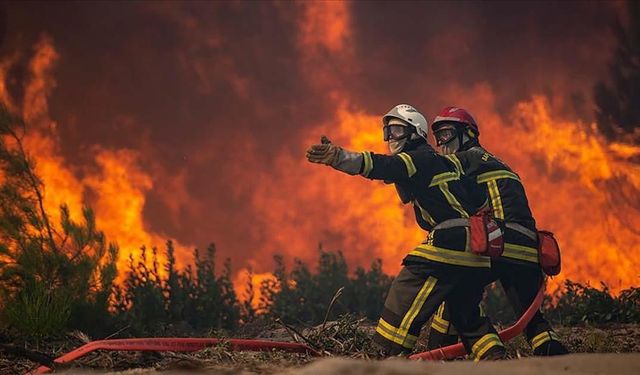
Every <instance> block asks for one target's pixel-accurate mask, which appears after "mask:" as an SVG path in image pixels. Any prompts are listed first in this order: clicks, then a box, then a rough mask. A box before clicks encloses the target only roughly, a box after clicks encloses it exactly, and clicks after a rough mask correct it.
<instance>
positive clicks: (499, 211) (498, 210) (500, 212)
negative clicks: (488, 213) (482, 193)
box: [487, 180, 504, 219]
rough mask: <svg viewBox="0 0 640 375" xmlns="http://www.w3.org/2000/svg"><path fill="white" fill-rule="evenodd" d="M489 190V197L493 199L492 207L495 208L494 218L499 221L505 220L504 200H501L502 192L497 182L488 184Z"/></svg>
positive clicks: (493, 181) (492, 181)
mask: <svg viewBox="0 0 640 375" xmlns="http://www.w3.org/2000/svg"><path fill="white" fill-rule="evenodd" d="M487 187H488V188H489V197H491V207H492V208H493V216H495V217H496V218H497V219H504V209H503V208H502V198H500V190H498V183H497V182H496V180H491V181H489V182H487Z"/></svg>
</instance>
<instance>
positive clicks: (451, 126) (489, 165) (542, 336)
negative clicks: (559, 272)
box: [428, 107, 567, 356]
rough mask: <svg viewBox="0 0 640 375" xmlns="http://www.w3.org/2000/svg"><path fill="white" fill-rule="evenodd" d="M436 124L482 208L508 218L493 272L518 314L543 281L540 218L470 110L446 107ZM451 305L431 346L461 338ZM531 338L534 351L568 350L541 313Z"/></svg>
mask: <svg viewBox="0 0 640 375" xmlns="http://www.w3.org/2000/svg"><path fill="white" fill-rule="evenodd" d="M431 128H432V130H433V132H434V135H435V139H436V143H437V145H438V146H440V147H441V150H442V153H443V154H446V155H450V156H452V157H453V156H455V158H456V159H457V160H458V161H459V164H458V166H459V168H461V173H463V174H464V175H465V176H466V177H467V179H466V181H469V182H470V185H467V186H468V188H467V190H468V191H469V192H470V193H471V196H472V198H473V199H474V201H475V204H476V206H478V208H479V207H480V206H483V205H485V204H487V205H488V207H489V208H490V210H491V213H492V216H493V217H494V218H495V219H496V220H500V221H503V222H504V223H505V224H504V225H505V228H504V251H503V253H502V256H501V257H499V258H496V259H494V260H493V267H492V270H493V274H494V276H495V277H496V278H497V279H499V280H500V282H501V284H502V286H503V288H504V289H505V291H506V294H507V297H508V298H509V301H510V303H511V305H512V306H513V308H514V311H515V312H516V314H517V315H518V316H520V315H522V313H524V310H525V309H526V308H527V307H528V306H529V305H530V304H531V302H532V301H533V299H534V298H535V296H536V294H537V292H538V288H539V286H540V285H541V282H542V278H543V275H542V272H541V269H540V265H539V263H538V249H537V246H538V237H537V230H536V222H535V220H534V218H533V215H532V213H531V209H530V208H529V202H528V200H527V196H526V193H525V190H524V186H523V185H522V182H521V181H520V177H519V176H518V175H517V174H516V173H515V172H514V171H513V170H512V169H511V168H509V166H508V165H507V164H506V163H504V162H503V161H501V160H500V159H498V158H496V157H495V156H494V155H492V154H491V153H489V152H488V151H487V150H485V149H484V148H482V146H480V142H479V136H480V130H479V127H478V124H477V122H476V120H475V119H474V118H473V116H472V115H471V114H470V113H469V112H468V111H466V110H464V109H462V108H458V107H446V108H444V109H443V110H442V111H441V112H440V114H438V116H437V117H436V118H435V119H434V121H433V124H432V125H431ZM451 309H453V307H452V306H449V304H445V305H444V306H441V308H439V309H438V312H437V314H436V316H434V319H433V321H432V324H431V332H430V333H429V342H428V347H429V349H435V348H438V347H441V346H446V345H449V344H452V343H455V342H457V334H456V330H455V324H451V322H450V316H451ZM525 333H526V336H527V339H528V341H529V343H530V344H531V347H532V348H533V353H534V354H535V355H541V356H546V355H558V354H566V353H567V349H566V348H565V347H564V345H562V343H561V342H560V339H559V337H558V335H557V334H556V333H555V332H554V331H553V329H552V328H551V326H550V325H549V323H548V322H547V321H546V320H545V318H544V316H543V314H542V312H540V311H538V312H537V313H536V315H535V316H534V317H533V319H532V320H531V322H530V323H529V324H528V325H527V328H526V331H525Z"/></svg>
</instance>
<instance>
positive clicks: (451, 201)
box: [439, 183, 469, 217]
mask: <svg viewBox="0 0 640 375" xmlns="http://www.w3.org/2000/svg"><path fill="white" fill-rule="evenodd" d="M439 188H440V191H442V194H444V197H445V198H447V202H449V205H450V206H451V208H453V209H454V210H456V211H458V213H460V215H461V217H469V214H468V213H467V212H466V211H465V210H464V209H463V208H462V205H461V204H460V202H458V200H457V199H456V197H455V196H454V195H453V194H451V191H449V185H448V184H447V183H444V184H440V185H439Z"/></svg>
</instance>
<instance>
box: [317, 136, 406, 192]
mask: <svg viewBox="0 0 640 375" xmlns="http://www.w3.org/2000/svg"><path fill="white" fill-rule="evenodd" d="M321 142H322V143H321V144H316V145H312V146H311V147H310V148H309V149H308V150H307V159H308V160H309V161H310V162H312V163H319V164H325V165H329V166H331V167H333V168H334V169H337V170H339V171H341V172H344V173H348V174H351V175H356V174H360V175H362V176H364V177H367V178H370V179H375V180H387V181H391V182H396V181H402V180H407V179H408V178H410V177H412V176H413V175H414V174H416V172H417V169H416V166H415V164H414V162H413V159H412V157H411V156H410V155H409V154H407V153H400V154H398V155H393V156H390V155H380V154H375V153H373V152H370V151H364V152H353V151H348V150H345V149H343V148H342V147H340V146H336V145H334V144H333V143H331V142H330V141H329V140H328V139H327V138H326V137H324V136H323V138H322V141H321Z"/></svg>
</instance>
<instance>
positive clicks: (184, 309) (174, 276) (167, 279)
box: [114, 241, 240, 336]
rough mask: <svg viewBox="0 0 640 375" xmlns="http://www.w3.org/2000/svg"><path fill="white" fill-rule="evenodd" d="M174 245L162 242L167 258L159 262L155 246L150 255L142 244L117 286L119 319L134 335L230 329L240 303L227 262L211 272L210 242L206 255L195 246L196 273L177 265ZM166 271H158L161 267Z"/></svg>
mask: <svg viewBox="0 0 640 375" xmlns="http://www.w3.org/2000/svg"><path fill="white" fill-rule="evenodd" d="M174 251H175V250H174V247H173V243H172V242H171V241H168V242H167V244H166V250H165V254H166V256H167V261H166V262H165V263H164V264H160V263H159V261H158V253H157V249H156V248H153V249H152V251H151V257H150V258H149V257H148V250H147V249H146V248H145V247H142V248H141V249H140V256H139V257H138V258H137V259H138V260H137V261H134V257H133V255H131V256H130V258H129V269H128V272H127V277H126V278H125V280H124V283H123V285H121V286H119V287H118V288H116V293H115V297H114V300H115V308H116V311H117V318H118V321H119V322H120V323H121V325H123V326H125V325H126V326H128V327H129V333H130V334H132V335H134V336H148V335H164V334H180V335H184V334H194V333H196V332H200V333H202V332H206V331H210V330H232V329H235V328H236V327H237V325H238V323H239V320H240V303H239V302H238V300H237V298H236V295H235V291H234V290H233V285H232V283H231V279H230V274H231V264H230V262H229V260H227V261H225V263H224V265H223V272H222V273H221V275H219V276H218V275H216V272H215V246H214V245H213V244H212V245H210V246H209V247H208V248H207V250H206V252H205V254H204V255H201V254H200V252H199V251H198V250H197V249H196V250H195V251H194V260H195V272H194V269H193V268H192V267H191V266H188V267H186V269H185V270H184V271H179V270H177V269H176V265H175V262H176V260H175V256H174ZM161 267H162V269H164V271H165V274H164V275H163V274H161V272H160V269H161Z"/></svg>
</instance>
